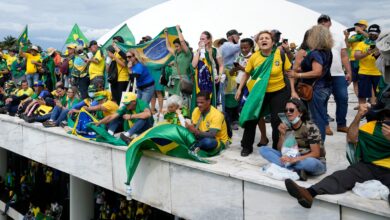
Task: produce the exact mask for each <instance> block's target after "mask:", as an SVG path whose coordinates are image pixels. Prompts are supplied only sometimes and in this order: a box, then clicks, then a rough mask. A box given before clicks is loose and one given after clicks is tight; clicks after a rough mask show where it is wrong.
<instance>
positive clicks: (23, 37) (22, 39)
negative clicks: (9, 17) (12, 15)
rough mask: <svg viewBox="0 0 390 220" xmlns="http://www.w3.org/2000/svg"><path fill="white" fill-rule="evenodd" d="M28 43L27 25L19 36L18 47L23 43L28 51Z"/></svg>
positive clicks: (24, 49)
mask: <svg viewBox="0 0 390 220" xmlns="http://www.w3.org/2000/svg"><path fill="white" fill-rule="evenodd" d="M27 43H28V27H27V25H26V27H25V28H24V30H23V32H22V33H21V34H20V36H19V38H18V47H20V46H21V44H23V48H22V50H23V51H27V49H28V45H27Z"/></svg>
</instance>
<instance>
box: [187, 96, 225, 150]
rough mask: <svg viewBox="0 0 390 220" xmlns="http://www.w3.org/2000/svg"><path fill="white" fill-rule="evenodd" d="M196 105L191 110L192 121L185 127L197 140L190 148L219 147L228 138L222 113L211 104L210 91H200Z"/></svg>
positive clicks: (209, 148) (211, 148) (210, 148)
mask: <svg viewBox="0 0 390 220" xmlns="http://www.w3.org/2000/svg"><path fill="white" fill-rule="evenodd" d="M196 103H197V106H198V107H196V108H195V109H194V111H193V112H192V123H189V122H188V121H187V122H186V128H187V129H188V130H189V131H190V132H191V133H193V134H194V135H195V136H196V139H197V142H196V144H195V145H194V146H192V148H191V149H190V150H192V151H195V152H197V151H199V150H204V151H207V152H210V151H213V150H215V149H217V148H219V147H221V143H219V142H222V143H223V145H226V143H227V142H228V140H229V136H228V133H227V127H226V121H225V117H224V115H223V114H222V113H221V112H220V111H218V109H216V108H214V107H213V106H211V100H210V93H208V92H205V91H201V92H199V93H198V94H197V97H196Z"/></svg>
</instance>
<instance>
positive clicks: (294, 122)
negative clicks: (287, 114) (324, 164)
mask: <svg viewBox="0 0 390 220" xmlns="http://www.w3.org/2000/svg"><path fill="white" fill-rule="evenodd" d="M300 120H301V116H300V115H298V116H297V117H295V118H294V119H293V120H292V121H291V124H292V125H295V124H296V123H298V122H299V121H300Z"/></svg>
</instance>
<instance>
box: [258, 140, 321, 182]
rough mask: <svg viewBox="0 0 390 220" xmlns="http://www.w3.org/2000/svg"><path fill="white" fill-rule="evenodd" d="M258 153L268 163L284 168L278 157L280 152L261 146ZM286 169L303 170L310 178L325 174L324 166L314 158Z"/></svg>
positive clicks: (280, 155)
mask: <svg viewBox="0 0 390 220" xmlns="http://www.w3.org/2000/svg"><path fill="white" fill-rule="evenodd" d="M259 153H260V154H261V156H262V157H263V158H264V159H266V160H268V161H269V162H271V163H274V164H276V165H278V166H280V167H285V166H284V164H282V162H281V161H280V157H282V153H281V152H280V151H277V150H275V149H272V148H270V147H267V146H263V147H260V148H259ZM286 168H287V169H289V170H295V171H298V170H304V171H306V172H307V173H308V174H310V175H312V176H317V175H321V174H323V173H325V172H326V165H325V164H324V163H323V162H321V161H320V160H318V159H316V158H314V157H308V158H305V159H303V160H301V161H298V162H296V163H295V164H292V165H290V166H288V167H286Z"/></svg>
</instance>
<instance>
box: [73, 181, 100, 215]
mask: <svg viewBox="0 0 390 220" xmlns="http://www.w3.org/2000/svg"><path fill="white" fill-rule="evenodd" d="M69 202H70V205H69V207H70V219H92V218H93V208H94V203H93V202H94V198H93V184H91V183H89V182H86V181H84V180H82V179H79V178H77V177H75V176H72V175H70V199H69Z"/></svg>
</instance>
